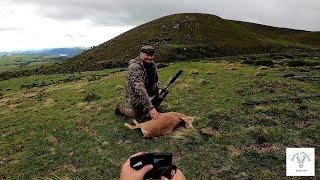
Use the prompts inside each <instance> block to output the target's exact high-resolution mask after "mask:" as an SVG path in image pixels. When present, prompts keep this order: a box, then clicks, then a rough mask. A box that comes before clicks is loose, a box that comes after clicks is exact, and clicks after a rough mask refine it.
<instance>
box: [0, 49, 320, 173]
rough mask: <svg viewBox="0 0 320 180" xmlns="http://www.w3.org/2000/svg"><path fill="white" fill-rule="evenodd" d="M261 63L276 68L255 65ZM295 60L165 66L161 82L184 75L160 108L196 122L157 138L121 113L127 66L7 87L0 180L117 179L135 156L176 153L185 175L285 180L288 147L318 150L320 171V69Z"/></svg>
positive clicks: (1, 102)
mask: <svg viewBox="0 0 320 180" xmlns="http://www.w3.org/2000/svg"><path fill="white" fill-rule="evenodd" d="M280 56H281V58H279V57H280ZM299 59H300V60H303V61H308V62H309V61H312V62H319V59H318V57H314V58H310V57H305V58H303V57H299ZM264 60H265V61H266V62H269V63H270V61H268V60H271V62H273V64H268V63H267V64H265V65H270V67H267V66H255V65H254V64H257V61H264ZM293 60H295V59H293V58H291V56H289V55H285V54H277V55H265V56H262V55H250V56H248V57H240V56H238V57H237V58H236V57H233V58H221V59H219V60H216V61H212V60H211V59H208V61H203V60H202V61H201V60H197V62H192V61H190V62H179V63H174V64H170V65H169V66H167V67H165V68H161V69H159V76H160V79H161V80H162V81H163V82H167V81H168V80H169V78H170V77H171V76H172V75H174V74H175V73H176V72H177V71H178V70H179V69H182V70H184V73H183V74H182V75H181V76H180V78H179V79H178V80H177V81H176V83H175V85H174V86H172V88H171V89H170V93H169V95H168V98H167V99H166V100H165V102H164V103H163V106H162V109H163V110H164V111H177V112H181V113H185V114H188V115H194V116H196V117H197V118H196V120H195V122H194V127H195V130H186V129H184V128H180V129H178V130H176V131H175V132H174V133H173V134H172V135H170V136H165V137H160V138H157V139H153V140H144V139H142V136H141V133H139V132H138V131H131V130H129V129H128V128H126V127H125V126H124V123H125V122H128V121H130V120H128V119H125V118H122V117H118V116H115V115H114V112H113V110H114V107H115V105H116V103H117V102H119V101H122V102H124V97H123V94H124V83H125V77H126V72H123V70H124V69H109V70H104V71H92V72H83V73H74V74H60V75H40V76H29V77H22V78H13V79H10V80H4V81H0V87H1V91H0V117H1V119H0V124H1V126H0V127H1V128H0V134H1V136H0V179H3V178H9V179H31V178H36V179H42V178H52V179H62V178H67V177H69V178H72V179H117V178H118V176H119V171H120V167H121V165H122V163H123V162H124V161H125V159H127V158H128V156H129V155H131V154H133V153H135V152H137V151H149V152H150V151H151V152H173V154H174V163H175V164H176V165H177V166H178V167H179V168H181V169H183V170H184V172H185V175H186V176H187V177H188V179H210V178H220V179H231V178H252V177H253V178H255V179H261V178H262V177H264V178H269V179H279V178H284V176H285V148H286V147H315V148H316V164H317V166H316V168H317V169H316V175H319V171H320V169H319V166H318V165H319V163H320V156H319V154H320V153H319V148H320V132H319V129H320V122H319V119H320V108H319V107H320V98H319V96H315V95H317V94H319V93H320V78H319V77H320V71H319V66H298V67H288V66H287V65H288V63H289V62H290V61H293ZM199 61H200V62H199ZM244 61H246V63H248V61H249V62H253V63H251V64H250V63H249V64H246V63H245V62H244ZM307 96H310V97H309V98H304V97H307ZM294 97H301V98H294ZM279 99H284V100H280V101H277V100H279ZM248 102H249V103H248ZM259 102H263V103H259Z"/></svg>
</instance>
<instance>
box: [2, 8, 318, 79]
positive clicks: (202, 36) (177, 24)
mask: <svg viewBox="0 0 320 180" xmlns="http://www.w3.org/2000/svg"><path fill="white" fill-rule="evenodd" d="M144 44H150V45H153V46H155V48H156V50H157V54H156V56H155V59H156V61H157V62H165V63H167V62H176V61H185V60H190V59H203V58H212V57H225V56H235V55H239V54H240V55H244V54H257V53H259V54H261V53H264V54H265V53H289V54H293V55H298V56H300V55H301V54H307V56H314V54H316V56H319V54H320V50H319V48H320V35H319V32H309V31H302V30H293V29H286V28H276V27H271V26H266V25H260V24H254V23H249V22H240V21H233V20H226V19H222V18H220V17H218V16H214V15H210V14H197V13H186V14H174V15H170V16H165V17H162V18H159V19H156V20H154V21H151V22H148V23H146V24H142V25H140V26H138V27H136V28H133V29H131V30H129V31H127V32H125V33H123V34H121V35H119V36H117V37H115V38H113V39H111V40H109V41H107V42H105V43H102V44H100V45H99V46H96V47H93V48H91V49H88V50H85V51H84V52H83V53H81V54H80V55H78V56H75V57H73V58H70V59H68V60H66V61H64V62H63V63H59V64H54V65H52V66H50V67H45V68H37V69H35V70H28V71H21V72H18V73H10V72H6V73H0V79H8V78H12V77H19V76H25V75H33V74H57V73H70V72H80V71H88V70H102V69H108V68H114V67H124V66H127V63H128V61H129V60H130V59H132V58H135V57H136V56H138V54H139V50H140V48H141V46H142V45H144Z"/></svg>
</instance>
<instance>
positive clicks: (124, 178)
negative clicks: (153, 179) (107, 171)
mask: <svg viewBox="0 0 320 180" xmlns="http://www.w3.org/2000/svg"><path fill="white" fill-rule="evenodd" d="M143 154H144V152H139V153H136V154H134V155H132V156H130V157H129V159H127V161H126V162H125V163H124V164H123V165H122V169H121V173H120V180H128V179H130V180H143V177H144V175H145V174H146V173H147V172H148V171H150V170H151V169H152V168H153V167H152V165H151V164H149V165H147V166H144V167H143V168H142V169H140V170H135V169H133V168H131V167H130V158H131V157H135V156H141V155H143Z"/></svg>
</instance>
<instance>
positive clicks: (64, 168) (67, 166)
mask: <svg viewBox="0 0 320 180" xmlns="http://www.w3.org/2000/svg"><path fill="white" fill-rule="evenodd" d="M59 169H60V170H62V171H69V172H74V173H75V172H77V168H76V166H75V165H73V164H64V165H62V166H60V167H59Z"/></svg>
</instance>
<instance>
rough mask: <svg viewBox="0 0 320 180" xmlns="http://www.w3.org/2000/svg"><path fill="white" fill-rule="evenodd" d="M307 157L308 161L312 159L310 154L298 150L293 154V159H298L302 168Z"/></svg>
mask: <svg viewBox="0 0 320 180" xmlns="http://www.w3.org/2000/svg"><path fill="white" fill-rule="evenodd" d="M306 158H307V161H311V160H310V157H309V156H308V154H306V153H305V152H298V153H295V154H294V155H293V156H292V158H291V161H297V162H298V164H299V167H300V168H302V167H303V165H304V163H305V162H306Z"/></svg>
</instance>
